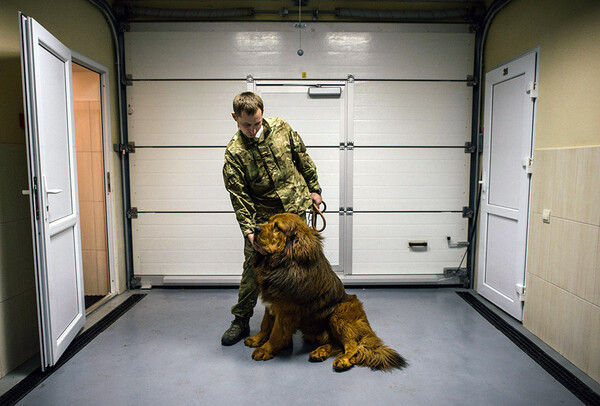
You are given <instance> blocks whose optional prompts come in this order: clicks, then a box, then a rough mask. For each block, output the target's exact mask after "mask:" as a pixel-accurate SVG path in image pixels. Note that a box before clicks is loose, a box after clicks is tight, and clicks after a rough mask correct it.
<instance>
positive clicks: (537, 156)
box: [531, 149, 556, 213]
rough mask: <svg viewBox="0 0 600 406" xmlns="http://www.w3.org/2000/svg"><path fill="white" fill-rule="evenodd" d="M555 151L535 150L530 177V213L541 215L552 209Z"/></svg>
mask: <svg viewBox="0 0 600 406" xmlns="http://www.w3.org/2000/svg"><path fill="white" fill-rule="evenodd" d="M555 161H556V150H554V149H545V150H535V151H534V154H533V174H532V177H531V211H533V212H535V213H542V211H543V210H544V209H550V210H551V209H552V196H553V192H554V188H553V186H554V166H555Z"/></svg>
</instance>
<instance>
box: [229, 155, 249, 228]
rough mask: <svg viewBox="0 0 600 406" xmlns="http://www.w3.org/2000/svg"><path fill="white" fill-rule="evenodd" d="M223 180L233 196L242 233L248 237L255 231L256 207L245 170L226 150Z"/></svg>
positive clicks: (232, 200) (232, 203)
mask: <svg viewBox="0 0 600 406" xmlns="http://www.w3.org/2000/svg"><path fill="white" fill-rule="evenodd" d="M223 180H224V182H225V188H226V189H227V191H228V192H229V197H230V198H231V205H232V206H233V210H234V211H235V217H236V218H237V221H238V223H239V225H240V228H241V230H242V234H243V235H244V237H246V236H248V234H252V233H254V227H255V226H256V223H255V220H254V218H255V214H256V209H255V208H254V202H253V201H252V199H251V198H250V194H249V193H248V188H247V185H246V181H245V176H244V171H243V170H242V168H241V167H240V165H239V164H238V163H237V162H236V161H235V159H234V158H233V157H232V156H231V154H229V153H228V152H225V164H224V165H223Z"/></svg>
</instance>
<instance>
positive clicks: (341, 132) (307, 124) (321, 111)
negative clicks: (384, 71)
mask: <svg viewBox="0 0 600 406" xmlns="http://www.w3.org/2000/svg"><path fill="white" fill-rule="evenodd" d="M254 85H255V87H253V88H252V89H251V90H253V91H255V92H256V93H258V94H259V95H260V96H261V98H262V99H263V102H264V105H265V112H264V116H265V117H281V118H283V119H284V120H286V121H287V122H288V123H289V124H290V126H291V127H292V128H293V129H294V131H296V132H297V133H298V134H300V136H301V137H302V140H303V141H304V144H305V145H306V148H307V150H308V153H309V155H310V157H311V158H312V159H313V161H314V162H315V164H316V165H317V171H318V174H319V183H320V185H321V188H322V189H323V200H324V201H325V202H326V204H327V211H326V212H325V213H324V214H325V220H326V224H327V227H326V228H325V230H324V231H323V236H324V237H325V239H324V243H323V249H324V252H325V256H326V257H327V259H328V260H329V262H330V263H331V265H332V266H333V269H334V270H335V271H338V272H342V271H343V269H342V268H343V259H344V258H343V256H344V254H343V240H342V239H341V238H340V236H341V235H342V234H343V230H342V228H343V224H340V214H339V211H338V208H339V207H341V206H342V204H341V202H342V201H343V200H344V199H343V197H342V194H343V190H344V189H343V187H342V183H341V179H340V174H343V173H342V170H341V166H342V165H343V159H342V153H343V151H341V150H340V143H343V142H344V137H345V125H346V121H347V120H346V89H345V85H346V82H344V81H328V82H325V81H320V82H311V81H303V82H291V81H290V82H282V81H256V82H254ZM309 90H311V92H310V93H309ZM313 91H317V92H325V93H320V94H319V95H314V94H313ZM328 93H329V94H328ZM318 223H319V226H320V225H321V221H320V220H319V222H318ZM340 244H342V245H340Z"/></svg>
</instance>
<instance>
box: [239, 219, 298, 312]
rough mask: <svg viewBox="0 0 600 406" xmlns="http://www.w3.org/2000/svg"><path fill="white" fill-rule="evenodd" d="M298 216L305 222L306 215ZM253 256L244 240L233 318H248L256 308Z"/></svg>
mask: <svg viewBox="0 0 600 406" xmlns="http://www.w3.org/2000/svg"><path fill="white" fill-rule="evenodd" d="M281 212H283V210H281ZM274 214H277V212H273V213H270V214H266V215H264V216H260V217H259V218H257V223H258V224H260V223H263V222H265V223H266V222H267V221H268V219H269V217H271V216H272V215H274ZM299 215H300V217H302V219H303V220H304V221H306V213H302V214H299ZM265 216H266V219H265ZM255 255H256V251H255V250H254V248H253V247H252V244H250V240H248V238H244V265H243V267H242V280H241V281H240V288H239V292H238V302H237V303H236V304H235V305H234V306H233V307H232V308H231V313H232V314H233V315H234V316H240V317H247V318H250V317H252V315H253V314H254V307H255V306H256V301H257V299H258V286H257V283H256V278H255V277H254V271H253V270H252V264H253V263H254V256H255Z"/></svg>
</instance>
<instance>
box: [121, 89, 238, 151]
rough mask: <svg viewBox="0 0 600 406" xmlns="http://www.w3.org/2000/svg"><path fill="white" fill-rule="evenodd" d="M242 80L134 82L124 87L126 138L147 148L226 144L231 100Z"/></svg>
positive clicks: (230, 127)
mask: <svg viewBox="0 0 600 406" xmlns="http://www.w3.org/2000/svg"><path fill="white" fill-rule="evenodd" d="M246 89H247V84H246V82H245V81H242V80H240V81H218V82H210V81H167V82H162V81H151V82H134V84H133V86H131V87H128V88H127V99H128V107H129V117H128V125H129V139H130V141H134V142H135V143H136V145H138V146H139V145H148V146H182V145H185V146H216V145H223V146H225V145H227V143H228V142H229V140H230V139H231V136H232V135H233V134H234V133H235V131H236V130H237V127H236V124H235V122H234V121H233V119H232V118H231V112H232V111H233V107H232V101H233V97H234V96H235V95H236V94H238V93H240V92H244V91H246Z"/></svg>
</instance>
